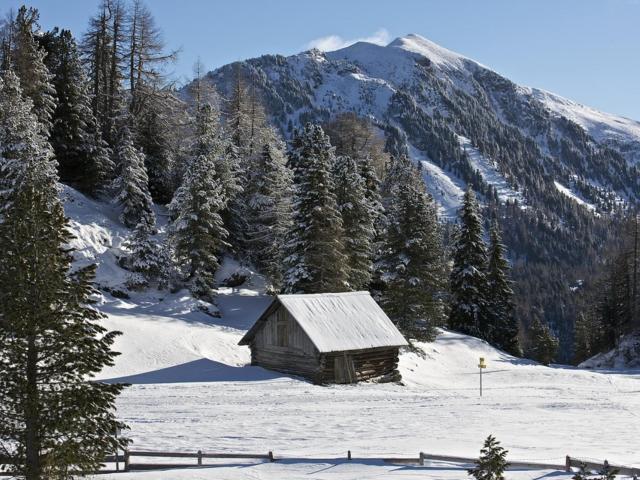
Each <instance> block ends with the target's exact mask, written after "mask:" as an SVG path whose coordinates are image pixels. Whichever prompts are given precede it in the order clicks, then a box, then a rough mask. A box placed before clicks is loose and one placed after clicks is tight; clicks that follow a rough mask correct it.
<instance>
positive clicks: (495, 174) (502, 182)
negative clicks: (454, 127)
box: [458, 135, 524, 203]
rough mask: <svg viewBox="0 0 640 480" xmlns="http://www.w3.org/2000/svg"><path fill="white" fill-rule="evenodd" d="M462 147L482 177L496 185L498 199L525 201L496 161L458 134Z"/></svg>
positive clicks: (503, 200) (502, 200) (488, 182)
mask: <svg viewBox="0 0 640 480" xmlns="http://www.w3.org/2000/svg"><path fill="white" fill-rule="evenodd" d="M458 140H459V142H460V147H462V149H463V150H464V151H465V152H466V154H467V156H468V157H469V162H470V163H471V166H472V167H473V168H474V170H477V171H478V172H480V175H481V176H482V179H483V180H484V181H485V182H486V183H487V184H489V185H492V186H493V187H495V189H496V191H497V192H498V199H499V200H500V201H501V202H506V201H511V202H513V201H518V202H519V203H523V202H524V197H523V196H522V194H521V193H520V192H518V191H516V190H515V189H514V188H513V187H512V186H511V185H510V184H509V182H508V181H507V179H506V178H505V177H504V175H503V174H502V173H501V172H500V170H499V169H498V166H497V164H496V162H494V161H493V160H491V159H490V158H487V157H486V156H485V155H483V154H482V152H480V150H478V149H477V148H476V147H475V146H474V145H473V143H472V142H471V140H469V139H468V138H466V137H463V136H462V135H458Z"/></svg>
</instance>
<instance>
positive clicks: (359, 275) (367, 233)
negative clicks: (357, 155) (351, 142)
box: [332, 157, 378, 290]
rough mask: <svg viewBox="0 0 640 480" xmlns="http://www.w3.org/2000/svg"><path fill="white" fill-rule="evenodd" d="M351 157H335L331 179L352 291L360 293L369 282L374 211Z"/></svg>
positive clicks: (373, 235)
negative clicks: (340, 222) (340, 220)
mask: <svg viewBox="0 0 640 480" xmlns="http://www.w3.org/2000/svg"><path fill="white" fill-rule="evenodd" d="M359 170H360V169H359V166H358V164H357V163H356V161H355V160H354V159H352V158H351V157H338V158H337V159H336V161H335V163H334V165H333V169H332V176H333V183H334V187H335V192H336V201H337V202H338V210H339V212H340V216H341V218H342V228H343V235H344V247H345V253H346V255H347V267H348V271H349V275H348V283H349V288H350V289H352V290H362V289H366V288H368V286H369V282H370V281H371V271H372V261H373V241H374V237H375V233H376V232H375V221H376V218H377V214H378V212H377V211H375V206H374V205H373V204H372V203H371V201H370V199H369V198H367V197H368V195H367V185H366V184H365V181H364V178H363V177H362V175H361V174H360V171H359Z"/></svg>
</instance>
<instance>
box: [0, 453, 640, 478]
mask: <svg viewBox="0 0 640 480" xmlns="http://www.w3.org/2000/svg"><path fill="white" fill-rule="evenodd" d="M135 457H138V458H143V457H146V458H169V459H192V460H195V462H193V463H155V462H154V463H151V462H149V463H146V462H145V463H135V462H132V461H131V460H132V458H135ZM284 458H285V457H280V458H276V457H275V456H274V455H273V452H272V451H269V452H268V453H266V454H263V453H207V452H203V451H201V450H198V451H197V452H195V453H190V452H161V451H140V450H130V451H125V452H124V453H123V454H119V455H117V456H116V455H111V456H108V457H106V458H105V459H104V463H108V464H113V463H116V462H117V463H121V464H122V470H121V471H124V472H129V471H139V470H160V469H174V468H194V467H202V466H204V463H203V460H206V459H246V460H267V461H269V462H275V461H277V460H279V459H284ZM286 459H287V460H289V461H292V460H296V459H301V460H302V459H304V460H314V459H313V458H308V457H301V456H296V457H286ZM317 460H319V461H336V462H340V461H345V460H347V461H358V460H360V461H383V462H385V463H390V464H403V465H424V462H425V460H434V461H440V462H447V463H455V464H463V465H472V464H474V463H475V461H476V458H470V457H455V456H449V455H432V454H429V453H425V452H420V453H419V454H418V456H417V457H406V458H371V457H358V458H355V457H353V455H352V452H351V450H349V451H347V455H346V457H339V458H322V459H317ZM507 460H508V459H507ZM508 462H509V469H525V470H554V471H565V472H571V469H572V468H579V467H580V466H581V465H583V464H584V465H585V467H586V468H587V469H588V470H592V471H599V470H601V469H602V468H604V465H605V463H606V460H605V461H604V462H603V463H598V462H593V461H590V460H583V459H580V458H574V457H570V456H567V457H566V461H565V464H564V465H560V464H551V463H538V462H527V461H517V460H513V461H512V460H508ZM9 463H10V459H9V458H6V457H2V456H0V465H3V464H5V465H6V464H9ZM608 465H609V467H610V468H612V469H616V470H618V471H619V473H620V474H621V475H627V476H633V475H640V468H638V467H627V466H624V465H615V464H608ZM113 471H114V470H109V472H113ZM97 473H106V472H105V471H101V472H97ZM0 475H2V473H0Z"/></svg>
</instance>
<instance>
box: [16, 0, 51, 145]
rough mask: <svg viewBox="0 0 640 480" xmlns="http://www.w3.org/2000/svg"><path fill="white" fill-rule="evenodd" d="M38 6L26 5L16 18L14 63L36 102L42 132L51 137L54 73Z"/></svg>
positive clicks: (21, 81) (24, 91) (21, 80)
mask: <svg viewBox="0 0 640 480" xmlns="http://www.w3.org/2000/svg"><path fill="white" fill-rule="evenodd" d="M39 16H40V15H39V13H38V10H36V9H35V8H27V7H25V6H22V7H20V8H19V9H18V13H17V15H16V19H15V27H14V32H15V35H14V37H13V46H12V47H13V48H12V49H11V53H10V56H11V59H10V60H11V65H12V68H13V69H14V71H15V73H16V74H17V75H18V78H20V86H21V88H22V93H23V95H25V96H26V97H29V98H30V99H31V101H32V103H33V107H32V108H33V113H34V114H35V115H36V117H37V119H38V124H39V125H40V128H41V129H42V132H43V133H44V134H45V137H47V136H48V135H49V133H50V131H51V127H52V118H53V112H54V110H55V108H56V100H55V89H54V87H53V85H52V83H51V80H52V75H51V73H50V72H49V70H48V69H47V66H46V65H45V62H44V59H45V56H46V52H45V51H44V49H42V48H40V46H39V45H38V42H37V40H36V37H35V33H34V32H35V31H37V30H38V29H39V28H40V27H39V25H38V19H39Z"/></svg>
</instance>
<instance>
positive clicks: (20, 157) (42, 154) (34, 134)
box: [0, 70, 55, 221]
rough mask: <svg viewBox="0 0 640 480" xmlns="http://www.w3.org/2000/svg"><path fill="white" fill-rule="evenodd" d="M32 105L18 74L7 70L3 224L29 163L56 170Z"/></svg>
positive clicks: (0, 161)
mask: <svg viewBox="0 0 640 480" xmlns="http://www.w3.org/2000/svg"><path fill="white" fill-rule="evenodd" d="M32 106H33V104H32V103H31V100H30V99H28V98H24V97H23V95H22V90H21V88H20V80H19V79H18V77H17V76H16V74H15V73H14V72H13V71H12V70H6V71H4V72H3V73H2V76H1V77H0V221H1V220H2V214H3V212H4V211H5V210H7V209H8V208H10V207H11V205H12V203H13V201H14V196H15V190H16V188H17V185H19V183H20V181H21V180H20V179H21V178H22V177H23V176H24V174H25V169H26V166H27V164H28V162H29V161H33V162H42V163H43V164H44V165H48V166H52V167H51V168H55V163H54V162H53V161H49V159H48V155H49V153H48V148H49V145H48V143H47V142H46V139H45V138H44V136H43V135H42V134H41V133H42V132H41V131H39V130H38V129H40V126H39V125H38V124H37V121H36V120H34V117H33V114H32ZM50 174H53V173H52V172H50Z"/></svg>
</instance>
